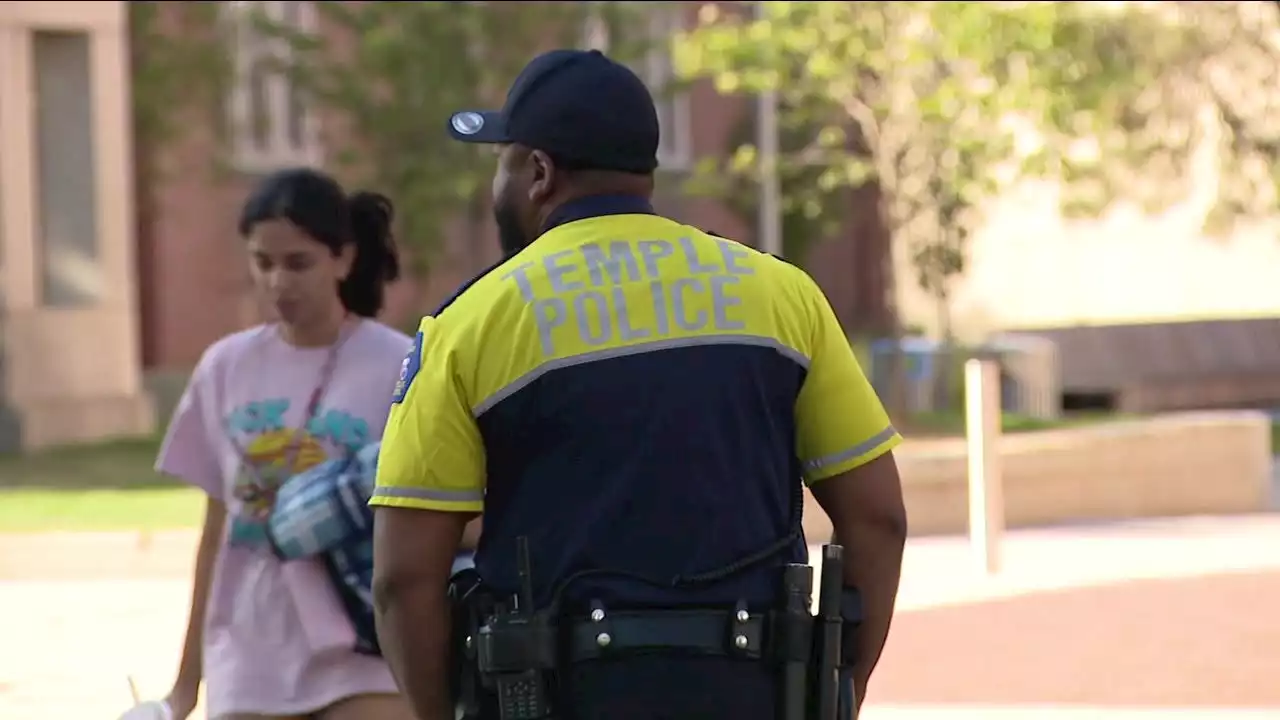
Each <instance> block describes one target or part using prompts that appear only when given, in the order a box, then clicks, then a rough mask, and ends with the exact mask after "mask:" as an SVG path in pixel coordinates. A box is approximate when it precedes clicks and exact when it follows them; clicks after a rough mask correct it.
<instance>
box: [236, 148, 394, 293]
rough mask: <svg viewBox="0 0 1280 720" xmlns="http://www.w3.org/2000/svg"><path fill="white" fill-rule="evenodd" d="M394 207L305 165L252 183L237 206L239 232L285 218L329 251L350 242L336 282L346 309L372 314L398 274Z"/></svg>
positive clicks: (243, 232)
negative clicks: (344, 272)
mask: <svg viewBox="0 0 1280 720" xmlns="http://www.w3.org/2000/svg"><path fill="white" fill-rule="evenodd" d="M394 217H395V207H394V206H393V205H392V204H391V200H389V199H388V198H387V197H386V196H384V195H379V194H378V193H373V192H357V193H354V194H352V195H351V196H348V195H347V194H346V192H345V191H344V190H343V189H342V186H341V185H339V184H338V181H337V180H334V179H333V178H332V177H330V176H328V175H326V174H324V173H322V172H320V171H319V170H313V169H311V168H290V169H287V170H280V171H278V172H275V173H272V174H271V175H268V176H267V177H266V178H264V179H263V180H262V182H260V183H258V186H257V187H256V188H254V190H253V192H252V193H250V195H249V199H248V200H245V203H244V208H243V209H242V210H241V211H240V224H239V230H240V235H241V237H248V236H249V233H250V232H252V230H253V226H254V225H257V224H258V223H260V222H265V221H267V220H280V219H283V220H288V221H289V222H291V223H293V224H294V225H297V226H298V227H299V228H301V229H302V230H303V231H304V232H306V233H307V234H308V235H310V236H311V237H312V239H314V240H315V241H316V242H319V243H322V244H323V245H325V246H326V247H328V248H329V249H330V250H331V251H332V252H333V253H334V254H335V255H336V254H337V253H339V252H340V251H341V250H342V248H343V246H344V245H346V244H347V243H354V244H355V251H356V254H355V259H354V261H353V262H352V264H351V274H349V275H348V276H347V278H346V279H345V280H343V281H342V284H341V285H339V286H338V297H339V298H341V300H342V305H343V307H345V308H346V309H347V310H348V311H349V312H352V313H355V314H356V315H359V316H361V317H374V316H376V315H377V314H378V311H380V310H381V309H382V299H383V288H384V286H385V285H386V284H387V283H389V282H391V281H392V280H395V279H396V278H398V277H400V260H399V258H398V257H397V255H396V245H395V239H394V238H393V237H392V235H391V221H392V219H393V218H394Z"/></svg>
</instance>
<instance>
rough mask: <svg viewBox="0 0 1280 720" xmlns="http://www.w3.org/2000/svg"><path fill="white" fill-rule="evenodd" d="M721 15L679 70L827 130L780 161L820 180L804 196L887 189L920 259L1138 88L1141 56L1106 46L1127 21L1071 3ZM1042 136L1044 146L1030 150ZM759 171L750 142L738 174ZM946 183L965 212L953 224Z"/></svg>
mask: <svg viewBox="0 0 1280 720" xmlns="http://www.w3.org/2000/svg"><path fill="white" fill-rule="evenodd" d="M709 7H711V11H709V12H706V13H704V17H703V22H702V24H701V25H700V27H699V28H698V29H696V30H695V31H693V32H692V33H690V34H688V35H687V36H685V37H683V38H681V39H680V40H679V42H678V43H677V46H676V50H677V61H678V62H677V64H678V67H679V68H680V69H681V71H682V72H684V73H686V74H688V75H691V76H707V77H711V78H713V79H714V80H715V81H716V84H717V86H718V87H719V89H720V90H722V91H724V92H756V91H759V90H762V89H764V88H772V89H775V90H776V91H777V92H778V94H779V97H780V98H781V100H782V107H783V109H784V110H783V111H784V113H786V114H788V115H790V116H791V117H790V118H788V119H787V120H786V122H787V123H790V124H792V125H805V126H808V127H810V128H813V129H814V133H813V135H812V138H811V141H810V142H809V143H808V144H807V145H806V146H805V147H803V148H801V149H798V150H794V151H792V152H788V153H787V154H786V156H785V157H783V158H781V163H782V164H783V165H784V166H791V167H804V168H808V170H809V172H814V171H815V170H816V171H817V173H818V174H817V177H816V181H815V182H814V183H813V185H812V187H811V188H810V189H808V190H803V192H806V193H808V194H810V195H813V194H821V193H828V192H830V191H831V190H832V189H833V188H836V187H841V186H848V185H859V184H862V183H865V182H870V181H874V182H876V183H878V184H879V186H880V187H881V189H882V191H883V195H884V202H883V207H882V212H883V216H884V221H885V222H886V224H887V225H888V227H889V230H890V232H891V233H892V234H893V236H894V239H895V242H900V243H901V242H907V243H909V244H911V245H912V248H911V250H910V255H911V256H912V257H916V258H919V259H924V258H940V257H943V254H942V253H939V252H936V251H933V250H930V249H928V246H929V244H930V243H931V242H932V241H933V238H935V237H937V236H938V235H939V232H938V222H940V221H941V220H942V218H943V215H944V214H945V215H947V216H949V217H948V220H949V222H951V223H961V222H964V223H967V222H969V218H970V217H971V216H972V213H971V212H970V211H972V210H974V209H976V208H978V207H979V206H980V205H981V204H982V202H983V200H985V199H986V198H988V197H990V196H992V195H993V194H995V193H997V192H999V190H1000V189H1001V188H1002V187H1004V186H1006V185H1008V184H1009V183H1010V182H1012V181H1014V180H1016V179H1017V178H1018V177H1021V175H1022V172H1023V171H1024V170H1029V169H1035V170H1038V171H1040V172H1043V173H1046V174H1047V173H1051V172H1056V171H1057V170H1058V169H1059V168H1058V166H1057V165H1055V164H1054V163H1052V162H1048V161H1047V160H1049V159H1050V158H1051V157H1052V156H1055V155H1059V154H1060V153H1057V152H1056V151H1057V149H1058V148H1059V147H1060V145H1061V143H1060V142H1059V141H1060V140H1063V139H1065V138H1066V137H1067V131H1068V130H1069V128H1068V126H1069V125H1070V123H1071V121H1072V120H1073V118H1074V117H1075V114H1076V113H1078V112H1082V111H1093V110H1095V109H1096V108H1095V106H1096V105H1098V104H1099V103H1100V102H1102V101H1103V100H1104V94H1105V93H1104V92H1103V91H1102V90H1101V88H1103V87H1105V86H1106V85H1108V84H1110V83H1115V82H1120V83H1122V84H1125V85H1132V84H1133V83H1134V82H1136V81H1137V80H1139V78H1138V77H1137V75H1136V74H1137V73H1138V72H1139V71H1137V70H1134V69H1133V68H1132V67H1130V66H1128V65H1127V64H1128V63H1129V61H1130V60H1132V58H1131V57H1129V56H1128V55H1126V54H1124V53H1115V52H1112V53H1106V52H1102V50H1103V49H1105V44H1106V42H1107V36H1106V33H1107V32H1110V31H1112V30H1114V28H1115V27H1117V26H1119V25H1121V23H1120V21H1119V20H1118V19H1112V18H1110V16H1107V15H1103V14H1099V13H1098V12H1096V11H1093V10H1089V9H1084V10H1081V9H1077V8H1076V4H1074V3H1008V2H915V3H898V2H861V3H825V2H787V3H762V4H761V8H762V14H761V15H760V16H758V17H754V18H743V17H737V18H734V17H726V16H721V15H718V14H717V13H716V12H714V7H713V6H709ZM1126 47H1128V46H1126ZM1037 130H1039V131H1040V134H1041V137H1042V139H1043V146H1042V147H1041V148H1039V149H1037V151H1036V152H1029V151H1028V152H1024V153H1022V154H1019V152H1017V151H1018V147H1019V143H1020V141H1023V140H1024V138H1025V136H1027V135H1028V134H1029V133H1032V132H1035V131H1037ZM1024 144H1025V143H1024ZM1033 159H1034V160H1037V161H1038V163H1037V164H1031V162H1030V161H1031V160H1033ZM754 164H755V151H754V149H753V148H751V147H750V146H749V145H748V146H744V147H742V148H739V151H738V154H737V157H736V160H735V162H734V164H733V167H734V168H737V169H742V168H745V167H749V166H752V165H754ZM939 188H946V189H947V192H948V193H950V194H951V195H952V198H951V199H950V200H949V201H948V202H949V203H950V204H951V205H953V206H955V205H956V204H957V203H959V207H962V208H963V209H964V210H965V211H966V212H964V213H961V212H957V211H956V210H955V209H954V208H953V209H951V210H947V211H946V213H942V214H940V211H941V210H942V208H940V203H939V199H940V198H939V195H938V191H939ZM806 201H807V200H806V199H805V198H792V199H791V202H793V203H804V202H806ZM956 265H957V263H956V262H955V259H954V257H950V258H949V259H947V260H946V262H944V263H942V264H941V265H940V266H939V268H953V267H955V266H956ZM936 274H937V273H936V269H935V270H930V271H929V272H927V273H924V275H928V276H929V277H930V278H933V276H934V275H936ZM920 279H921V280H922V281H924V282H926V283H933V282H934V280H933V279H925V278H923V277H922V278H920Z"/></svg>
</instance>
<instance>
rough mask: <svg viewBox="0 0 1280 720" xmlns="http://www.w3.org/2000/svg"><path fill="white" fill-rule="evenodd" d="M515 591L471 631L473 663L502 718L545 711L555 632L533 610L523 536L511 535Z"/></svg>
mask: <svg viewBox="0 0 1280 720" xmlns="http://www.w3.org/2000/svg"><path fill="white" fill-rule="evenodd" d="M516 553H517V569H518V570H517V571H518V573H519V578H520V591H519V592H518V593H517V594H515V595H514V596H512V598H511V602H510V605H509V606H506V607H500V608H499V609H498V611H497V612H496V613H494V614H493V615H490V616H489V617H488V618H487V619H486V621H485V623H484V624H483V625H482V626H481V627H480V629H479V631H478V632H477V633H476V664H477V666H478V667H479V670H480V675H481V677H482V678H483V682H484V684H485V685H486V686H489V687H492V688H493V689H494V691H495V692H496V694H497V696H498V697H497V700H498V710H499V713H500V716H501V718H502V720H541V719H542V718H549V717H551V713H552V711H553V707H552V702H551V698H550V686H551V681H552V676H551V675H552V672H553V671H554V669H555V665H556V633H555V628H554V627H553V626H552V624H551V622H550V619H549V618H548V617H547V615H546V614H545V613H538V612H534V609H533V578H532V573H531V567H530V562H529V539H528V538H527V537H524V536H520V537H519V538H517V539H516Z"/></svg>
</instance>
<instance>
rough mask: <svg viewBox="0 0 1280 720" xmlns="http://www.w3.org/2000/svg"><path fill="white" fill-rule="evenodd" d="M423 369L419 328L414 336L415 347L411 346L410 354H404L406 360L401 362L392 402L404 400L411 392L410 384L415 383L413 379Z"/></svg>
mask: <svg viewBox="0 0 1280 720" xmlns="http://www.w3.org/2000/svg"><path fill="white" fill-rule="evenodd" d="M421 369H422V331H421V330H419V331H418V333H417V334H416V335H414V336H413V347H411V348H409V354H408V355H405V356H404V360H403V361H402V362H401V363H400V377H399V379H397V380H396V391H395V393H394V394H393V395H392V396H391V402H392V404H395V403H402V402H404V398H405V396H406V395H408V394H409V386H410V385H412V384H413V379H414V378H415V377H417V376H418V371H419V370H421Z"/></svg>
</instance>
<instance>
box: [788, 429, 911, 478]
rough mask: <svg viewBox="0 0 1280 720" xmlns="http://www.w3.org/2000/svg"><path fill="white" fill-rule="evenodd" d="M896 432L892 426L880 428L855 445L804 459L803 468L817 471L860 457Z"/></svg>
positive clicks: (811, 471)
mask: <svg viewBox="0 0 1280 720" xmlns="http://www.w3.org/2000/svg"><path fill="white" fill-rule="evenodd" d="M897 434H898V431H897V430H894V429H893V426H892V425H890V426H889V427H886V428H885V429H884V430H881V431H880V432H878V433H876V434H875V435H872V436H871V437H870V438H867V439H866V440H863V441H862V442H860V443H858V444H857V445H854V446H853V447H850V448H846V449H844V450H841V451H840V452H838V453H832V454H830V455H826V456H824V457H820V458H814V459H813V460H806V461H805V463H804V469H805V470H806V471H808V472H809V473H814V472H817V471H818V470H821V469H822V468H825V467H830V466H832V465H838V464H840V463H842V462H846V461H848V460H853V459H855V458H858V457H861V456H863V455H866V454H867V453H869V452H871V451H872V450H875V449H876V448H878V447H880V446H881V445H883V444H885V443H886V442H888V441H889V440H891V439H893V436H894V435H897Z"/></svg>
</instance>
